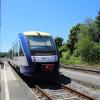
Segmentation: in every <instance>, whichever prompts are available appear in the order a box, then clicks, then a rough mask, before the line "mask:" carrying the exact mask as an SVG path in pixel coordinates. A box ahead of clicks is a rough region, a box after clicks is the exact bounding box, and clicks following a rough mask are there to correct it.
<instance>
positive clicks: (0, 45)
mask: <svg viewBox="0 0 100 100" xmlns="http://www.w3.org/2000/svg"><path fill="white" fill-rule="evenodd" d="M1 41H2V40H1V0H0V52H1V48H2V43H1Z"/></svg>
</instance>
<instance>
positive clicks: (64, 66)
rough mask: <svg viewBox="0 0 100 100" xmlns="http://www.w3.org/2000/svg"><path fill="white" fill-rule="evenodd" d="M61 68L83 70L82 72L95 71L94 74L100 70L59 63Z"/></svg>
mask: <svg viewBox="0 0 100 100" xmlns="http://www.w3.org/2000/svg"><path fill="white" fill-rule="evenodd" d="M61 67H62V68H65V69H72V70H77V71H84V72H88V73H95V74H100V70H93V69H85V68H79V67H74V66H72V67H69V66H66V65H61Z"/></svg>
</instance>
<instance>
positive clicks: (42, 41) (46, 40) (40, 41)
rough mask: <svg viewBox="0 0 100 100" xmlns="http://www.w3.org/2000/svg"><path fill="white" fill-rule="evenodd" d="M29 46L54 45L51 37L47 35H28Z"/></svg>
mask: <svg viewBox="0 0 100 100" xmlns="http://www.w3.org/2000/svg"><path fill="white" fill-rule="evenodd" d="M28 41H29V45H30V47H37V46H41V47H53V48H54V47H55V45H54V41H53V39H52V37H49V36H28Z"/></svg>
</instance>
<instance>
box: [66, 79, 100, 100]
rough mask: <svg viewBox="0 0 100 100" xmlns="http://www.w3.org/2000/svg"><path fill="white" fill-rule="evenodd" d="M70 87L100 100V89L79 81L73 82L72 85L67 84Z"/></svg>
mask: <svg viewBox="0 0 100 100" xmlns="http://www.w3.org/2000/svg"><path fill="white" fill-rule="evenodd" d="M67 86H68V87H70V88H73V89H75V90H77V91H79V92H82V93H84V94H86V95H89V96H91V97H93V98H95V99H96V100H100V87H98V89H97V87H93V86H91V85H89V84H86V83H83V82H82V83H81V82H79V81H75V80H71V83H70V84H67Z"/></svg>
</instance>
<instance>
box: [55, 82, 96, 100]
mask: <svg viewBox="0 0 100 100" xmlns="http://www.w3.org/2000/svg"><path fill="white" fill-rule="evenodd" d="M54 82H56V83H57V84H59V85H60V86H61V87H62V88H64V89H67V90H70V91H72V92H74V93H75V94H77V95H80V96H82V97H84V98H86V99H89V100H95V99H94V98H92V97H90V96H88V95H86V94H83V93H81V92H78V91H76V90H74V89H72V88H70V87H68V86H65V85H63V84H61V83H60V82H57V81H54Z"/></svg>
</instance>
